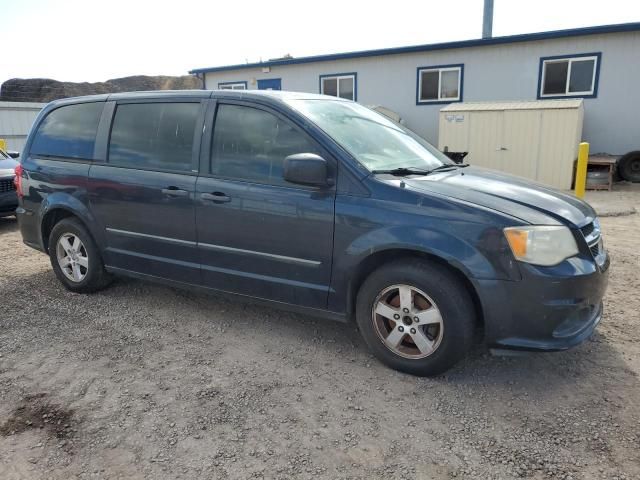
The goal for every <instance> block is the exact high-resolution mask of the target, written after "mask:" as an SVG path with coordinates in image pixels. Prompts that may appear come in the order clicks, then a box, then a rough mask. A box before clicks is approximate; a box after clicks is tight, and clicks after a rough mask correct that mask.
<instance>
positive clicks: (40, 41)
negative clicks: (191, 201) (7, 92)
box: [0, 0, 640, 83]
mask: <svg viewBox="0 0 640 480" xmlns="http://www.w3.org/2000/svg"><path fill="white" fill-rule="evenodd" d="M482 9H483V0H446V1H442V0H441V1H438V2H436V1H429V0H414V1H406V0H393V1H392V2H388V1H385V2H380V1H378V0H369V1H356V0H322V1H320V2H319V1H317V0H316V1H306V0H271V1H270V2H268V1H264V0H262V1H259V2H256V1H253V0H243V2H224V1H214V0H209V1H200V0H173V1H171V2H165V1H164V0H155V1H147V0H101V1H94V0H67V1H65V0H49V1H45V0H0V18H1V20H2V21H1V22H0V25H1V26H0V32H1V33H0V58H1V61H0V83H1V82H3V81H5V80H7V79H9V78H16V77H19V78H33V77H42V78H53V79H56V80H63V81H73V82H96V81H104V80H107V79H111V78H118V77H124V76H129V75H185V74H187V73H188V71H189V70H191V69H193V68H200V67H210V66H218V65H228V64H236V63H245V62H255V61H260V60H268V59H269V58H275V57H281V56H283V55H285V54H290V55H293V56H294V57H300V56H307V55H317V54H324V53H338V52H348V51H354V50H367V49H373V48H386V47H397V46H403V45H417V44H425V43H437V42H444V41H451V40H466V39H473V38H480V37H481V33H482ZM637 21H640V2H637V1H634V0H607V1H606V2H605V1H602V0H529V1H526V2H525V1H520V0H495V4H494V22H493V34H494V36H502V35H512V34H518V33H529V32H540V31H548V30H558V29H564V28H576V27H585V26H591V25H605V24H613V23H626V22H637Z"/></svg>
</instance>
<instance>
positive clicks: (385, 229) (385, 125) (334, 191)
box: [16, 90, 609, 375]
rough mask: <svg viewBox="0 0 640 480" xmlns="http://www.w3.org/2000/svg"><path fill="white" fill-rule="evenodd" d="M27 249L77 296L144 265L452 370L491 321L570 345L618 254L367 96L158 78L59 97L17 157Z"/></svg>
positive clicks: (583, 217)
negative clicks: (150, 83)
mask: <svg viewBox="0 0 640 480" xmlns="http://www.w3.org/2000/svg"><path fill="white" fill-rule="evenodd" d="M16 187H17V193H18V197H19V207H18V209H17V216H18V219H19V222H20V229H21V232H22V236H23V239H24V241H25V243H26V244H27V245H30V246H32V247H34V248H36V249H38V250H41V251H43V252H46V253H48V254H49V256H50V257H51V264H52V266H53V270H54V271H55V273H56V275H57V277H58V278H59V279H60V281H61V282H62V283H63V284H64V286H65V287H66V288H68V289H69V290H71V291H74V292H82V293H85V292H93V291H96V290H98V289H100V288H103V287H105V286H106V285H107V284H108V283H109V280H110V279H111V277H112V275H129V276H133V277H137V278H141V279H148V280H154V281H160V282H164V283H168V284H170V285H174V286H180V287H186V288H199V289H202V290H205V291H217V292H225V293H227V294H236V295H238V296H243V297H250V298H253V299H256V300H261V301H264V302H268V303H270V304H272V305H275V306H279V307H281V308H286V309H292V310H295V311H298V312H300V313H306V314H311V315H320V316H324V317H328V318H333V319H339V320H344V321H348V320H351V319H355V320H356V321H357V324H358V327H359V329H360V331H361V332H362V335H363V337H364V339H365V341H366V343H367V344H368V345H369V347H370V348H371V350H372V351H373V353H374V354H375V355H376V356H377V357H378V358H379V359H380V360H381V361H383V362H384V363H386V364H387V365H389V366H391V367H393V368H396V369H398V370H402V371H405V372H410V373H413V374H417V375H435V374H439V373H441V372H443V371H445V370H446V369H447V368H449V367H451V366H452V365H453V364H454V363H455V362H456V361H458V360H459V359H461V358H462V357H463V356H464V355H465V353H466V352H467V351H468V349H469V347H470V345H471V343H472V338H473V334H474V331H476V330H479V329H481V331H482V334H483V338H484V341H485V342H486V344H487V345H489V346H490V347H492V348H496V349H507V348H509V349H521V350H547V351H549V350H563V349H566V348H569V347H571V346H573V345H576V344H578V343H580V342H582V341H583V340H585V339H586V338H588V337H589V336H590V335H591V334H592V332H593V331H594V329H595V327H596V325H597V324H598V322H599V321H600V319H601V318H602V297H603V295H604V291H605V288H606V285H607V276H608V266H609V259H608V256H607V253H606V251H605V250H604V248H603V244H602V238H601V235H600V226H599V223H598V219H597V218H596V215H595V212H594V211H593V209H592V208H591V207H590V206H589V205H587V204H586V203H584V202H582V201H580V200H578V199H577V198H575V197H574V196H572V195H570V194H568V193H562V192H558V191H555V190H552V189H550V188H548V187H545V186H543V185H538V184H533V183H531V182H529V181H526V180H524V179H520V178H516V177H510V176H507V175H503V174H500V173H497V172H494V171H490V170H483V169H479V168H474V167H469V166H466V165H458V164H454V163H452V162H451V161H450V160H449V159H447V158H446V157H445V156H444V155H442V154H441V153H440V152H438V151H437V150H436V149H435V148H434V147H432V146H431V145H429V144H428V143H427V142H425V141H424V140H422V139H421V138H419V137H417V136H416V135H415V134H413V133H412V132H410V131H408V130H406V129H404V128H403V127H402V126H399V125H397V124H395V123H393V122H391V121H389V120H388V119H387V118H385V117H384V116H381V115H379V114H377V113H375V112H373V111H371V110H369V109H367V108H365V107H363V106H361V105H359V104H357V103H355V102H351V101H347V100H341V99H337V98H335V97H326V96H320V95H311V94H296V93H287V92H264V91H263V92H250V91H228V90H227V91H213V92H212V91H204V90H203V91H175V92H141V93H123V94H112V95H101V96H93V97H81V98H74V99H65V100H60V101H55V102H52V103H50V104H49V105H47V106H46V107H45V108H44V109H43V110H42V112H41V114H40V115H39V117H38V118H37V120H36V121H35V124H34V126H33V129H32V131H31V133H30V135H29V138H28V141H27V143H26V146H25V149H24V152H23V154H22V160H21V164H20V165H19V166H18V167H17V168H16Z"/></svg>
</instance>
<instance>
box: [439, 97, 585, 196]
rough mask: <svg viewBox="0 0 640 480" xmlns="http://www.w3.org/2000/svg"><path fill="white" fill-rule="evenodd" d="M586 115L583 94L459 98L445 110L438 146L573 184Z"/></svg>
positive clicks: (484, 163)
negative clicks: (511, 99) (520, 99)
mask: <svg viewBox="0 0 640 480" xmlns="http://www.w3.org/2000/svg"><path fill="white" fill-rule="evenodd" d="M583 117H584V108H583V101H582V99H572V100H540V101H524V102H478V103H454V104H451V105H449V106H447V107H444V108H443V109H441V110H440V120H439V139H438V148H439V149H440V150H445V149H448V150H449V151H451V152H469V155H468V156H467V157H466V158H465V160H466V161H468V162H469V163H471V164H472V165H478V166H481V167H487V168H492V169H495V170H500V171H503V172H506V173H511V174H514V175H519V176H521V177H525V178H528V179H531V180H536V181H539V182H541V183H544V184H547V185H550V186H552V187H555V188H560V189H564V190H568V189H570V188H571V182H572V177H573V162H574V160H575V159H576V157H577V154H578V144H579V143H580V141H581V138H582V122H583Z"/></svg>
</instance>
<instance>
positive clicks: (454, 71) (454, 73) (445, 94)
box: [417, 65, 464, 103]
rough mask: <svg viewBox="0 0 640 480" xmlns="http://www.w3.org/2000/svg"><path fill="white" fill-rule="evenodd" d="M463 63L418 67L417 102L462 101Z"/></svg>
mask: <svg viewBox="0 0 640 480" xmlns="http://www.w3.org/2000/svg"><path fill="white" fill-rule="evenodd" d="M463 68H464V66H463V65H447V66H443V67H420V68H418V87H417V88H418V94H417V97H418V103H436V102H459V101H462V71H463Z"/></svg>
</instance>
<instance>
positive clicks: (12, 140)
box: [0, 102, 45, 152]
mask: <svg viewBox="0 0 640 480" xmlns="http://www.w3.org/2000/svg"><path fill="white" fill-rule="evenodd" d="M44 106H45V104H44V103H31V102H0V139H3V140H5V141H6V142H7V150H15V151H18V152H20V151H22V147H24V143H25V142H26V140H27V135H28V134H29V130H30V129H31V125H32V124H33V121H34V120H35V119H36V116H37V115H38V113H39V112H40V110H42V107H44Z"/></svg>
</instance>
